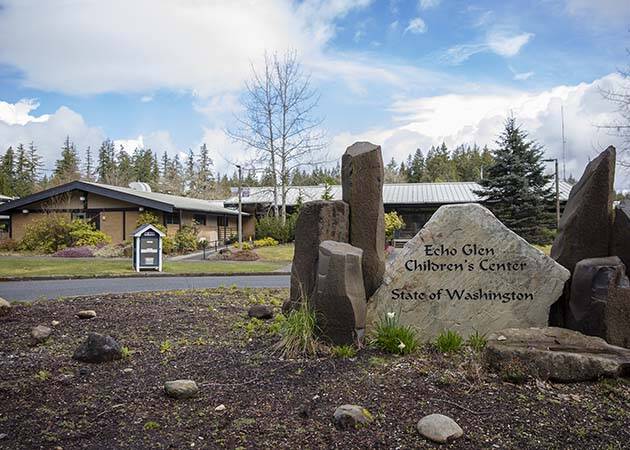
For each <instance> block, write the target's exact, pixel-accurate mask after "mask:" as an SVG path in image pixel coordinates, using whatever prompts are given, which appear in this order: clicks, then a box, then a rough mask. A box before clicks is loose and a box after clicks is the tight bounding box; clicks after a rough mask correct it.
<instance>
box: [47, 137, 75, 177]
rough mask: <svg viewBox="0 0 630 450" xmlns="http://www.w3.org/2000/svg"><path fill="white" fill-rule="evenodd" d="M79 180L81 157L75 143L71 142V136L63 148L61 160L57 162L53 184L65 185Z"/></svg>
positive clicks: (67, 138)
mask: <svg viewBox="0 0 630 450" xmlns="http://www.w3.org/2000/svg"><path fill="white" fill-rule="evenodd" d="M79 178H81V174H80V173H79V155H78V154H77V149H76V147H75V146H74V143H73V142H71V141H70V136H66V140H65V141H64V143H63V147H61V158H60V159H58V160H57V161H56V162H55V170H54V172H53V183H54V184H63V183H67V182H69V181H73V180H78V179H79Z"/></svg>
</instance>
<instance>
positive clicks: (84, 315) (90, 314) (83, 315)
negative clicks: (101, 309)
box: [77, 309, 96, 319]
mask: <svg viewBox="0 0 630 450" xmlns="http://www.w3.org/2000/svg"><path fill="white" fill-rule="evenodd" d="M77 317H78V318H79V319H94V318H95V317H96V311H94V310H92V309H87V310H85V311H79V312H78V313H77Z"/></svg>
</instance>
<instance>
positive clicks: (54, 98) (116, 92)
mask: <svg viewBox="0 0 630 450" xmlns="http://www.w3.org/2000/svg"><path fill="white" fill-rule="evenodd" d="M629 47H630V4H629V3H628V0H599V1H597V2H593V1H591V0H528V1H525V0H492V1H491V0H487V1H464V0H302V1H297V0H296V1H290V0H259V1H254V0H226V1H220V0H216V1H210V0H108V1H107V2H104V1H102V0H0V150H1V151H4V149H6V148H7V147H8V146H9V145H16V144H17V143H19V142H23V143H28V142H31V141H34V142H35V144H36V146H37V147H38V149H39V151H40V152H41V154H42V155H43V156H44V158H45V163H46V167H47V169H50V168H52V167H53V165H54V159H55V158H56V157H57V155H58V154H59V151H60V147H61V144H62V143H63V140H64V138H65V136H66V135H69V136H70V137H71V139H72V140H73V141H74V142H75V143H76V145H77V147H78V148H79V150H80V152H81V153H84V151H85V148H87V146H91V147H92V148H98V146H99V145H100V143H101V142H102V140H104V139H105V138H110V139H113V140H115V141H116V143H117V144H118V145H124V146H125V148H127V149H128V150H133V148H135V147H136V146H142V147H147V148H151V149H153V150H154V151H156V152H157V153H159V154H162V152H164V151H166V152H168V153H169V154H170V155H171V156H173V155H175V154H176V153H177V152H185V151H187V150H188V149H189V148H193V149H197V148H198V147H199V145H201V144H202V143H204V142H205V143H206V144H207V145H208V147H209V148H210V150H211V155H212V157H213V159H214V163H215V170H217V171H219V172H225V171H227V172H230V173H231V172H232V171H233V166H232V163H234V162H239V161H244V160H245V159H246V158H247V155H248V153H247V151H246V149H244V148H243V147H242V146H241V145H240V144H237V143H235V142H232V141H231V140H230V139H229V138H228V137H227V136H226V134H225V132H224V131H225V129H227V128H230V127H233V126H234V120H235V119H234V117H235V115H239V114H240V113H242V107H241V100H242V98H243V88H244V83H245V81H246V80H247V79H248V78H249V77H250V76H251V70H252V67H260V64H261V61H262V59H263V56H264V54H265V52H280V53H282V52H284V51H287V50H288V49H291V50H295V51H297V52H298V55H299V59H300V61H301V63H302V65H303V68H304V70H305V72H307V73H310V75H311V81H312V84H313V87H315V88H316V89H317V90H318V91H319V93H320V95H321V98H320V103H319V106H318V108H317V110H316V111H315V113H316V115H317V117H319V118H321V119H322V129H323V131H324V132H325V133H326V139H327V141H326V142H327V143H328V147H327V153H328V157H329V159H331V160H335V159H338V158H340V157H341V155H342V154H343V152H344V151H345V149H346V148H347V147H348V146H349V145H351V144H352V143H353V142H355V141H358V140H368V141H371V142H373V143H375V144H380V145H381V146H382V149H383V158H384V160H385V161H386V162H387V161H389V160H390V159H391V158H392V157H393V158H395V159H396V160H397V161H399V162H400V161H401V160H403V159H405V158H406V157H407V155H408V154H409V153H412V152H414V151H415V149H416V148H418V147H419V148H421V149H422V150H423V151H424V152H425V153H426V151H427V149H428V148H429V147H430V146H431V145H437V144H439V143H441V142H445V143H446V144H447V146H449V147H450V148H453V147H454V146H456V145H459V144H472V143H477V144H479V145H481V146H483V145H486V144H487V145H488V146H490V147H491V148H492V146H493V145H494V141H495V139H496V137H497V135H498V134H499V133H500V131H501V129H502V125H503V122H504V121H505V118H506V117H507V116H509V115H510V114H513V115H514V116H515V117H516V118H517V120H518V121H519V122H520V123H521V125H522V127H523V128H524V129H525V130H526V131H527V132H528V133H529V136H530V137H531V138H533V139H536V140H537V141H538V142H539V143H540V144H542V145H544V147H545V154H546V156H547V157H549V158H554V157H559V158H562V139H561V113H560V111H561V107H563V108H564V118H565V135H566V141H567V142H566V159H565V167H566V170H565V172H564V173H566V176H567V177H568V176H569V175H573V176H575V177H576V178H577V177H579V176H580V175H581V174H582V171H583V170H584V166H585V165H586V164H587V163H588V161H589V160H590V159H592V158H594V157H595V156H597V154H598V153H599V152H600V151H601V150H603V149H604V148H606V147H607V146H608V145H611V144H612V145H616V146H619V145H620V144H621V143H620V141H619V139H618V138H616V137H615V136H611V135H609V134H608V133H607V132H606V131H603V130H602V129H600V128H598V127H597V125H601V124H608V123H612V122H614V121H615V120H616V119H617V115H616V114H617V113H616V111H615V107H614V105H611V104H610V103H609V102H607V101H606V100H605V99H604V98H603V97H602V95H601V90H602V89H615V88H617V87H618V86H620V84H621V83H622V78H621V77H620V76H619V75H618V71H619V70H620V69H624V68H625V67H627V65H628V64H629V63H630V57H629V56H628V53H627V49H628V48H629ZM561 167H562V161H561ZM617 172H618V173H617V179H616V188H617V189H619V190H621V189H630V175H629V174H628V173H627V172H624V171H623V170H621V169H618V171H617ZM562 174H563V172H562V169H561V175H562Z"/></svg>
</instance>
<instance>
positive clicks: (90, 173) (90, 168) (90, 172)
mask: <svg viewBox="0 0 630 450" xmlns="http://www.w3.org/2000/svg"><path fill="white" fill-rule="evenodd" d="M94 171H95V170H94V157H93V156H92V149H91V148H90V146H89V145H88V147H87V148H86V149H85V168H84V175H85V179H86V180H87V181H94Z"/></svg>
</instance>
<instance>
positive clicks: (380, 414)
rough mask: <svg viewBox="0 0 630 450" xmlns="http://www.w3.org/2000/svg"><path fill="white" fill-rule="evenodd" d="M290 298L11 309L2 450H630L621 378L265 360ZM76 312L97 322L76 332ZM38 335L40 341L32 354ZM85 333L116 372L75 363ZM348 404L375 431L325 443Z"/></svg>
mask: <svg viewBox="0 0 630 450" xmlns="http://www.w3.org/2000/svg"><path fill="white" fill-rule="evenodd" d="M287 297H288V291H287V290H269V289H252V290H247V289H244V290H239V289H236V288H220V289H213V290H199V291H177V292H163V293H140V294H124V295H108V296H96V297H79V298H70V299H60V300H55V301H39V302H34V303H31V304H24V305H15V306H14V307H13V308H12V310H11V312H10V314H8V315H7V316H5V317H0V342H2V346H0V374H2V376H1V377H0V448H11V449H18V448H28V449H31V448H55V447H62V448H63V449H64V450H68V449H73V448H239V447H240V448H271V447H275V448H435V447H436V445H437V444H435V443H432V442H429V441H427V440H426V439H424V438H423V437H422V436H421V435H420V434H419V433H418V431H417V430H416V423H417V421H418V420H419V419H420V418H422V417H423V416H425V415H427V414H432V413H441V414H445V415H448V416H449V417H452V418H453V419H455V420H456V421H457V423H458V424H459V425H460V426H461V427H462V429H463V430H464V436H463V437H461V438H460V439H458V440H456V441H454V442H451V443H450V444H445V445H443V446H442V448H462V449H471V448H563V449H564V448H576V449H578V448H580V449H581V448H609V449H617V448H624V446H626V445H627V443H628V442H630V432H629V431H628V423H630V385H629V384H628V381H627V380H623V379H621V380H602V381H599V382H592V383H579V384H551V383H548V382H542V381H537V380H526V381H525V382H524V383H522V384H513V383H510V382H506V381H504V380H503V379H502V378H501V377H500V376H498V375H495V374H491V373H488V372H486V371H485V370H484V368H483V364H482V356H481V355H482V353H481V352H478V351H475V350H473V349H472V348H470V347H469V346H463V347H462V348H460V349H459V350H458V351H455V352H453V353H449V354H444V353H441V352H440V351H438V350H437V349H436V348H435V347H434V346H430V345H424V346H421V347H420V348H419V349H418V350H417V351H416V352H414V353H412V354H410V355H407V356H392V355H389V354H386V353H383V352H381V351H378V350H376V349H373V348H370V347H367V348H364V349H360V350H359V351H358V352H357V353H356V355H354V352H352V351H347V350H340V349H339V348H337V349H335V350H334V351H333V352H332V353H334V354H335V355H336V357H335V356H332V355H331V352H327V351H326V350H325V349H322V351H321V353H320V355H319V356H318V357H314V358H310V359H302V360H291V359H283V358H281V357H280V354H279V353H278V351H275V352H274V349H275V344H276V343H277V342H278V340H279V339H280V338H279V336H278V331H279V329H280V328H281V323H282V316H279V313H280V305H281V304H282V302H283V301H284V300H285V299H286V298H287ZM253 304H266V305H270V306H271V307H272V308H273V309H274V311H275V314H276V316H275V318H274V319H271V320H268V321H264V320H258V319H249V317H248V315H247V311H248V308H249V307H250V306H252V305H253ZM81 310H94V311H96V317H95V318H93V319H87V320H81V319H79V318H77V317H76V314H77V313H78V312H79V311H81ZM53 321H55V324H56V325H55V326H53V325H52V323H53ZM57 322H58V323H57ZM38 325H46V326H48V327H50V328H52V334H51V336H50V337H49V338H48V339H47V340H45V341H44V342H43V343H40V344H37V345H36V344H35V343H34V342H33V338H32V337H31V329H32V328H33V327H35V326H38ZM88 332H98V333H102V334H106V335H110V336H112V337H114V338H115V339H116V340H117V341H118V342H119V343H120V344H121V345H122V346H123V350H124V352H123V353H124V356H125V357H124V358H123V359H122V360H118V361H113V362H107V363H102V364H87V363H81V362H77V361H75V360H74V359H72V355H73V353H74V351H75V350H76V348H77V347H78V346H79V345H80V344H81V343H82V342H83V341H84V340H85V336H86V335H87V333H88ZM368 340H369V339H368ZM441 345H442V344H441ZM443 349H446V347H443ZM177 379H192V380H195V381H196V383H197V385H198V386H199V393H198V395H197V396H196V397H194V398H191V399H187V400H174V399H171V398H169V397H167V396H166V395H165V393H164V389H163V385H164V383H165V382H166V381H171V380H177ZM347 403H349V404H357V405H362V406H363V407H365V408H367V409H368V410H369V411H370V413H371V415H372V416H373V418H374V421H373V422H372V423H370V424H369V425H367V426H366V427H362V428H358V429H347V430H339V429H337V428H336V427H335V426H334V423H333V412H334V411H335V408H337V407H338V406H340V405H342V404H347Z"/></svg>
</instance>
